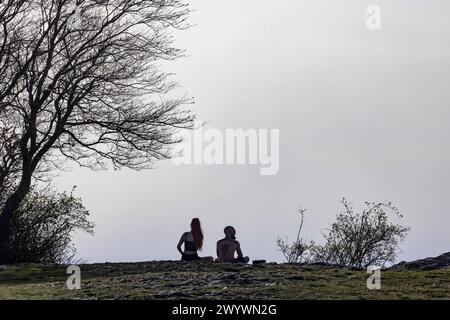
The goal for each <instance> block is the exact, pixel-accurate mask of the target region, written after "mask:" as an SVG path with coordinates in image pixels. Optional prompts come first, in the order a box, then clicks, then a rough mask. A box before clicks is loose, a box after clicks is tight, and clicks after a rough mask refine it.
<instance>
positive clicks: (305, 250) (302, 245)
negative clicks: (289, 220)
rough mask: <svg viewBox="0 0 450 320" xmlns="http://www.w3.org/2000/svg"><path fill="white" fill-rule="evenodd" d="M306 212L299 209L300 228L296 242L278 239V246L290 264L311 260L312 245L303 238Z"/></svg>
mask: <svg viewBox="0 0 450 320" xmlns="http://www.w3.org/2000/svg"><path fill="white" fill-rule="evenodd" d="M305 212H306V209H302V208H301V207H300V208H299V209H298V213H299V214H300V226H299V228H298V232H297V239H296V240H295V241H294V242H292V243H289V241H288V239H287V237H286V238H285V240H283V239H282V238H281V237H278V239H277V246H278V248H279V250H280V251H281V252H282V253H283V255H284V257H285V258H286V261H287V262H289V263H296V262H297V263H298V262H306V261H308V260H309V249H310V244H308V243H307V242H306V241H305V239H303V238H302V237H301V232H302V229H303V222H304V220H305Z"/></svg>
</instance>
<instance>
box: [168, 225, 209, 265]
mask: <svg viewBox="0 0 450 320" xmlns="http://www.w3.org/2000/svg"><path fill="white" fill-rule="evenodd" d="M183 244H184V251H183V250H182V249H181V247H182V245H183ZM202 247H203V231H202V227H201V224H200V219H198V218H194V219H192V221H191V230H190V231H188V232H185V233H183V235H182V236H181V239H180V241H179V242H178V245H177V249H178V251H179V252H180V253H181V260H183V261H195V260H208V261H211V260H214V258H213V257H204V258H201V257H199V256H198V253H197V251H198V250H202Z"/></svg>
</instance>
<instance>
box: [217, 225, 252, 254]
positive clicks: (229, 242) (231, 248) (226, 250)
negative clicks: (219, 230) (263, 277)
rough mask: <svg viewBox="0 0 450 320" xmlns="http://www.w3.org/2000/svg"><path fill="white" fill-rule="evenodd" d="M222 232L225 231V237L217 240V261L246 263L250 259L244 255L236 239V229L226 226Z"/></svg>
mask: <svg viewBox="0 0 450 320" xmlns="http://www.w3.org/2000/svg"><path fill="white" fill-rule="evenodd" d="M223 232H224V233H225V238H223V239H222V240H219V241H218V242H217V261H219V262H231V263H239V262H240V263H248V262H249V260H250V259H249V257H244V255H243V254H242V250H241V245H240V243H239V241H237V240H236V230H235V229H234V228H233V227H232V226H228V227H226V228H225V229H224V230H223ZM236 254H237V257H236Z"/></svg>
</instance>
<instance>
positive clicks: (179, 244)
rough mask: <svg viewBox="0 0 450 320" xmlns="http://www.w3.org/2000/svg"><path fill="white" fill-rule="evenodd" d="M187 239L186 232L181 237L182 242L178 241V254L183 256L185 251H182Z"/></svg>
mask: <svg viewBox="0 0 450 320" xmlns="http://www.w3.org/2000/svg"><path fill="white" fill-rule="evenodd" d="M185 239H186V232H185V233H183V235H182V236H181V239H180V241H178V245H177V249H178V252H179V253H180V254H183V250H181V246H182V245H183V243H184V242H185Z"/></svg>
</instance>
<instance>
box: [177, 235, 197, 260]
mask: <svg viewBox="0 0 450 320" xmlns="http://www.w3.org/2000/svg"><path fill="white" fill-rule="evenodd" d="M197 250H198V249H197V245H196V244H195V241H194V236H193V235H192V233H191V232H186V240H185V241H184V253H183V254H182V256H181V260H183V261H195V260H201V258H200V257H199V256H198V254H197Z"/></svg>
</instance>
